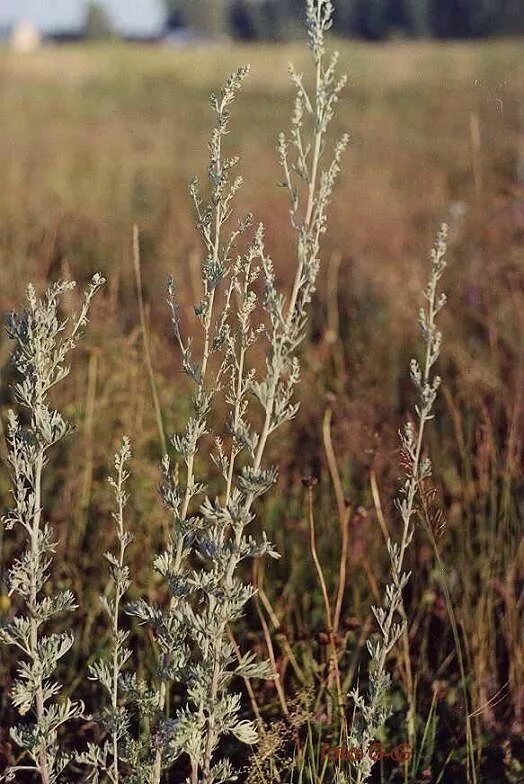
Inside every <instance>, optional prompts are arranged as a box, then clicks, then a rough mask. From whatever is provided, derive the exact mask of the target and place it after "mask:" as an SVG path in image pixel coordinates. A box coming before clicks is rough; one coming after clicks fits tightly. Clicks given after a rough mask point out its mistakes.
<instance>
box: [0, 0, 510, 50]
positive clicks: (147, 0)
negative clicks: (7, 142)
mask: <svg viewBox="0 0 524 784" xmlns="http://www.w3.org/2000/svg"><path fill="white" fill-rule="evenodd" d="M302 6H303V3H302V0H134V2H132V3H128V2H126V0H3V2H2V9H0V28H1V27H2V26H3V27H4V34H9V31H10V29H11V28H13V27H14V28H15V29H16V27H17V26H18V25H20V24H24V23H25V24H30V25H32V26H34V27H35V28H36V30H37V32H38V34H39V35H44V36H46V37H51V38H61V39H63V38H84V37H93V36H94V37H99V36H102V35H111V34H113V35H115V36H120V37H126V38H148V39H151V40H162V39H165V38H166V37H168V38H169V37H171V36H172V35H173V34H175V35H178V36H181V35H183V34H185V35H191V36H224V35H227V36H231V37H232V38H235V39H239V40H286V39H288V38H293V37H296V36H297V35H298V34H300V31H301V30H302V15H303V13H302V12H303V8H302ZM335 29H336V31H337V32H338V33H339V34H341V35H344V36H351V37H355V38H365V39H368V40H377V41H380V40H384V39H387V38H391V37H395V36H403V37H405V36H411V37H420V36H423V37H434V38H469V37H483V36H490V35H501V34H506V35H508V34H509V35H515V34H518V33H522V32H523V29H524V11H523V10H522V3H521V2H520V0H340V2H339V3H338V5H337V20H336V24H335Z"/></svg>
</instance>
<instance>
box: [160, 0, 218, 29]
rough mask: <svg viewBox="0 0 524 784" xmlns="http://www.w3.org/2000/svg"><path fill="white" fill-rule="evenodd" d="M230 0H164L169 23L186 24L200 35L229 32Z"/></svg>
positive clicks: (178, 25) (175, 24)
mask: <svg viewBox="0 0 524 784" xmlns="http://www.w3.org/2000/svg"><path fill="white" fill-rule="evenodd" d="M229 4H230V0H165V5H166V8H167V11H168V20H169V24H170V25H171V26H172V27H180V26H181V25H186V26H187V27H191V29H192V30H195V32H197V33H200V34H202V35H206V36H207V35H209V36H215V35H223V34H225V33H228V32H229V28H228V12H229Z"/></svg>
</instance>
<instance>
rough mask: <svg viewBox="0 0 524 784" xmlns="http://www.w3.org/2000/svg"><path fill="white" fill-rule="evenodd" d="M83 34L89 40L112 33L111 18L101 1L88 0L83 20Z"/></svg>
mask: <svg viewBox="0 0 524 784" xmlns="http://www.w3.org/2000/svg"><path fill="white" fill-rule="evenodd" d="M84 35H85V37H86V38H89V39H91V40H100V39H104V38H110V37H111V36H112V35H113V26H112V24H111V19H110V17H109V14H108V13H107V11H106V9H105V8H104V6H103V5H102V3H99V2H96V0H90V2H88V4H87V8H86V15H85V21H84Z"/></svg>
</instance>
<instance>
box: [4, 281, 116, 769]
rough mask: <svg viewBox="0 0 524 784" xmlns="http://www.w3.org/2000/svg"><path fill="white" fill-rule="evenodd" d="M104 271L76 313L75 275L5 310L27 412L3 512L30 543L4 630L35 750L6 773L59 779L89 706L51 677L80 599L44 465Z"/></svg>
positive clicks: (23, 729)
mask: <svg viewBox="0 0 524 784" xmlns="http://www.w3.org/2000/svg"><path fill="white" fill-rule="evenodd" d="M103 283H104V279H103V278H102V277H101V276H100V275H95V276H94V277H93V279H92V281H91V283H90V284H89V286H88V287H87V288H86V290H85V293H84V299H83V304H82V307H81V310H80V312H79V313H78V314H75V315H74V316H73V317H71V318H69V319H62V318H61V317H60V314H59V305H60V299H61V297H62V296H63V295H64V294H66V293H67V292H68V291H70V290H71V289H72V288H73V287H74V286H75V284H74V283H67V282H59V283H56V284H54V285H53V286H51V287H50V288H49V289H48V291H47V292H46V294H45V295H44V297H43V298H42V299H39V298H38V297H37V295H36V292H35V289H34V287H33V286H29V287H28V289H27V299H26V306H25V309H24V310H23V311H22V312H21V313H11V314H10V315H9V316H8V317H7V332H8V334H9V336H10V337H11V338H12V339H13V340H14V341H15V349H14V352H13V357H12V361H13V364H14V367H15V369H16V370H17V371H18V374H19V377H20V380H19V381H17V382H16V383H15V384H14V395H15V400H16V402H17V403H18V404H19V405H20V407H21V408H22V409H23V410H24V416H23V418H19V416H17V414H15V413H14V412H13V411H11V412H10V413H9V419H8V426H7V445H8V461H9V465H10V468H11V481H12V498H13V506H12V508H11V509H10V511H9V512H8V513H7V514H6V516H5V517H4V524H5V526H6V528H7V529H8V530H9V529H12V528H14V527H16V526H19V527H20V528H21V529H22V530H23V531H24V535H25V538H26V549H25V550H24V551H23V553H22V554H21V555H20V556H19V557H18V558H16V559H15V561H14V563H13V564H12V566H11V568H10V570H9V572H8V575H7V582H8V586H9V593H10V594H11V595H15V596H16V597H17V598H16V602H15V603H16V604H17V605H18V606H19V608H20V609H19V612H18V613H17V615H16V616H15V617H14V618H13V620H12V621H10V622H9V623H7V624H6V625H4V626H2V628H0V640H1V641H2V642H4V643H7V644H9V645H13V646H14V647H15V648H17V649H18V651H19V653H20V663H19V666H18V670H17V678H16V680H15V683H14V686H13V688H12V694H11V696H12V701H13V704H14V705H15V707H16V708H18V711H19V713H20V715H21V716H23V717H27V721H25V722H24V723H21V724H20V725H18V726H16V727H13V728H12V729H11V736H12V738H13V739H14V741H15V742H16V743H17V744H18V745H19V746H20V747H21V748H22V749H24V750H25V751H26V752H27V763H25V762H24V763H23V764H21V765H17V766H16V767H13V768H11V769H9V770H8V771H7V772H6V773H5V774H4V778H5V779H6V780H13V779H14V778H15V776H16V774H17V772H19V771H22V770H23V771H31V770H32V771H34V772H37V773H38V774H39V775H40V778H41V780H42V782H43V784H52V783H53V782H56V781H58V780H59V778H60V775H61V773H62V771H63V770H64V769H65V767H66V765H67V764H68V762H69V756H68V755H67V754H66V753H64V752H62V751H61V750H60V747H59V744H58V739H57V734H58V731H59V729H60V727H61V726H62V725H63V724H65V723H66V722H68V721H69V720H71V719H74V718H77V717H79V716H81V715H82V711H83V706H82V704H81V703H79V702H72V701H71V700H70V699H69V698H66V699H57V697H58V695H59V694H60V691H61V686H60V685H59V684H58V683H56V682H55V681H54V680H53V673H54V671H55V669H56V666H57V663H58V661H59V660H60V659H61V658H62V657H63V656H64V655H65V654H66V653H67V651H68V650H69V649H70V648H71V645H72V644H73V635H72V634H71V633H70V632H64V633H53V632H49V631H48V628H49V625H50V622H52V621H53V619H54V618H55V616H57V615H61V614H63V613H66V612H71V611H72V610H74V609H75V607H76V605H75V601H74V597H73V595H72V593H71V592H70V591H63V592H60V593H56V594H55V595H52V594H50V592H49V590H48V581H49V576H50V566H51V563H52V559H53V555H54V552H55V549H56V543H55V541H54V538H53V532H52V529H51V527H50V525H49V523H48V522H47V520H46V519H45V513H44V509H43V499H42V475H43V471H44V469H45V466H46V464H47V456H48V451H49V449H50V448H51V447H52V446H53V445H54V444H56V443H57V442H58V441H60V439H62V438H63V437H64V436H65V435H66V434H67V433H69V432H70V429H71V428H70V425H69V424H68V423H67V422H66V421H65V420H64V419H63V417H62V415H61V414H60V412H59V411H57V410H55V409H54V408H52V407H51V405H50V401H49V393H50V391H51V390H52V389H53V387H54V386H56V384H58V383H59V382H60V381H62V380H63V379H64V378H65V377H66V376H67V374H68V373H69V366H68V364H67V363H68V360H69V354H70V352H71V351H72V350H73V349H74V347H75V345H76V342H77V340H78V338H79V337H80V334H81V331H82V329H83V328H84V327H85V326H86V324H87V316H88V312H89V307H90V305H91V301H92V299H93V297H94V295H95V293H96V292H97V290H98V289H99V288H100V287H101V286H102V285H103Z"/></svg>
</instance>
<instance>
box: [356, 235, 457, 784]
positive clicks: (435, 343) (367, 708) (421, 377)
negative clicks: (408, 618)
mask: <svg viewBox="0 0 524 784" xmlns="http://www.w3.org/2000/svg"><path fill="white" fill-rule="evenodd" d="M447 233H448V230H447V226H446V225H445V224H443V225H442V227H441V229H440V232H439V234H438V237H437V241H436V244H435V246H434V248H433V250H432V252H431V274H430V278H429V282H428V285H427V287H426V289H425V291H424V297H425V299H426V305H425V307H423V308H421V309H420V313H419V324H420V329H421V334H422V340H423V343H424V346H425V352H424V361H423V364H422V366H421V365H419V362H418V361H417V360H416V359H412V360H411V365H410V375H411V380H412V382H413V384H414V385H415V388H416V390H417V393H418V404H417V405H416V407H415V415H416V416H415V420H414V421H411V420H410V421H409V422H407V423H406V425H405V426H404V429H403V430H402V432H401V434H400V442H401V449H402V456H403V465H404V469H405V479H404V483H403V485H402V487H401V490H400V493H399V496H398V498H397V499H396V507H397V509H398V511H399V513H400V517H401V520H402V537H401V540H400V542H393V541H391V540H389V541H388V552H389V557H390V563H391V582H390V583H389V584H388V585H387V586H386V589H385V592H384V597H383V600H382V605H381V606H378V607H377V606H375V607H373V613H374V615H375V618H376V621H377V624H378V628H379V634H378V636H377V637H376V639H374V640H369V641H368V650H369V654H370V656H371V672H370V676H369V694H368V695H367V696H364V695H362V694H361V693H360V692H359V690H358V687H357V688H355V689H354V690H353V691H352V692H351V696H352V697H353V700H354V702H355V705H356V708H357V710H358V712H359V714H360V715H359V717H358V720H356V721H355V722H354V726H353V728H352V737H351V738H350V739H349V745H350V746H351V745H356V746H359V747H360V748H361V749H362V750H363V751H364V754H363V757H362V759H361V760H360V761H359V762H357V763H355V764H356V766H357V779H356V780H357V782H359V784H360V782H364V781H367V780H368V778H369V776H370V774H371V769H372V767H373V761H372V760H371V758H370V756H369V755H368V754H367V749H368V747H369V744H370V743H371V742H372V741H373V740H375V738H376V737H377V735H378V733H379V732H380V730H381V729H382V728H383V726H384V724H385V722H386V721H387V719H388V718H389V716H390V713H391V711H390V708H389V706H388V704H387V694H388V691H389V687H390V675H389V673H388V672H387V669H386V662H387V656H388V654H389V653H390V652H391V651H392V650H393V648H394V647H395V645H396V644H397V642H398V640H399V639H400V637H401V635H402V633H403V631H404V621H403V619H402V614H401V610H402V605H403V599H402V594H403V591H404V588H405V587H406V585H407V583H408V581H409V578H410V573H409V572H406V571H405V567H404V561H405V557H406V552H407V550H408V548H409V546H410V544H411V542H412V539H413V534H414V523H413V518H414V516H415V515H416V513H417V501H418V499H419V498H420V496H421V493H422V492H423V485H424V482H425V481H426V480H427V479H429V478H430V477H431V461H430V459H429V458H428V457H425V456H424V454H423V448H424V431H425V427H426V424H427V423H428V422H429V421H430V420H431V419H433V405H434V403H435V400H436V397H437V391H438V388H439V386H440V377H439V376H435V375H433V374H432V370H433V366H434V364H435V362H436V361H437V359H438V357H439V355H440V347H441V342H442V334H441V332H440V331H439V330H438V328H437V325H436V318H437V315H438V313H439V311H440V310H441V309H442V308H443V307H444V305H445V303H446V295H445V294H439V293H438V291H437V287H438V283H439V281H440V279H441V277H442V275H443V273H444V270H445V267H446V261H445V255H446V250H447V247H446V239H447Z"/></svg>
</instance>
